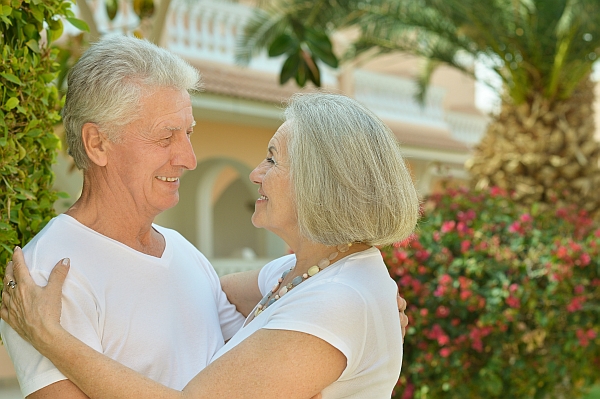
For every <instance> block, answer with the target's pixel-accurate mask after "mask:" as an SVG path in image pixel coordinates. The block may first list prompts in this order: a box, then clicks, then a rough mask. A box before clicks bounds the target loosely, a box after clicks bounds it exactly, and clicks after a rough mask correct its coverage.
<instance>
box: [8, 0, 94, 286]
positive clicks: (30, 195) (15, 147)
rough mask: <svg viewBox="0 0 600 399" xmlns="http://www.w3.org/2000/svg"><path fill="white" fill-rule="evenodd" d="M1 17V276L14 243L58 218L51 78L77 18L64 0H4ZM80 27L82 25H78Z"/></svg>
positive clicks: (55, 108)
mask: <svg viewBox="0 0 600 399" xmlns="http://www.w3.org/2000/svg"><path fill="white" fill-rule="evenodd" d="M1 4H2V5H1V13H0V51H2V60H1V61H0V62H1V67H0V76H1V77H2V79H1V80H0V82H1V86H0V90H1V91H0V96H1V97H2V99H1V100H2V101H1V104H2V105H1V106H0V247H1V249H0V275H2V276H3V275H4V267H5V265H6V263H7V261H8V259H9V258H10V256H11V254H12V249H13V248H14V246H15V245H21V246H23V245H25V244H26V243H27V242H28V241H29V240H30V239H31V238H32V237H33V236H34V235H35V234H36V233H37V232H38V231H39V230H41V229H42V228H43V226H44V225H45V224H46V223H47V222H48V221H49V220H50V219H51V218H52V216H53V215H54V211H53V208H52V205H53V203H54V201H55V200H56V198H57V194H56V193H55V192H54V191H52V189H51V187H52V182H53V179H54V175H53V173H52V170H51V165H52V164H53V163H54V161H55V157H56V152H57V149H58V148H59V146H60V141H59V139H58V137H57V136H56V135H55V134H54V128H53V126H54V125H55V124H56V123H57V122H58V121H59V120H60V115H59V109H60V106H61V103H60V100H59V96H58V91H57V89H56V86H55V85H54V83H53V81H54V80H55V79H56V77H57V72H58V70H57V64H56V63H55V60H56V56H57V52H58V51H57V50H56V49H52V48H51V47H50V43H52V41H53V40H55V39H57V38H58V37H59V36H60V35H61V34H62V31H63V23H62V20H61V19H60V18H59V17H61V16H62V17H67V18H69V20H75V19H74V18H73V17H74V15H73V13H72V11H71V10H70V6H71V3H70V2H68V1H65V0H44V1H41V0H2V1H1ZM75 21H76V24H78V26H82V27H83V25H82V24H81V21H79V20H75Z"/></svg>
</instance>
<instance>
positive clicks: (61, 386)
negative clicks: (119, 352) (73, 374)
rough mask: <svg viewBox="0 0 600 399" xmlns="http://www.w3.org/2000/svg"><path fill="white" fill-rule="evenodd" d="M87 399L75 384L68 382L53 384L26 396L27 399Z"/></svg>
mask: <svg viewBox="0 0 600 399" xmlns="http://www.w3.org/2000/svg"><path fill="white" fill-rule="evenodd" d="M56 398H61V399H88V397H87V395H86V394H84V393H83V392H81V390H80V389H79V388H77V386H76V385H75V384H73V383H72V382H71V381H69V380H62V381H58V382H55V383H54V384H51V385H48V386H47V387H44V388H42V389H40V390H39V391H35V392H34V393H32V394H31V395H29V396H27V399H56Z"/></svg>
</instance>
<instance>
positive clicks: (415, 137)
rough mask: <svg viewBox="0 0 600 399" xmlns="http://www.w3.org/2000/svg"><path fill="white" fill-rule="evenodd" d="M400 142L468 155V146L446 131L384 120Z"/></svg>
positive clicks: (401, 143)
mask: <svg viewBox="0 0 600 399" xmlns="http://www.w3.org/2000/svg"><path fill="white" fill-rule="evenodd" d="M384 122H385V123H386V125H388V126H389V127H390V129H392V132H394V134H395V135H396V137H397V138H398V140H399V141H400V145H406V146H411V147H421V148H427V149H438V150H443V151H453V152H461V153H467V152H469V151H470V148H469V146H468V145H467V144H465V143H463V142H461V141H458V140H456V139H454V138H453V137H452V136H451V134H450V132H449V131H448V130H445V129H441V128H436V127H431V126H424V125H414V124H409V123H403V122H398V121H389V120H384Z"/></svg>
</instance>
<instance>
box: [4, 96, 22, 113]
mask: <svg viewBox="0 0 600 399" xmlns="http://www.w3.org/2000/svg"><path fill="white" fill-rule="evenodd" d="M17 105H19V99H18V98H16V97H11V98H9V99H8V101H7V102H6V104H4V108H6V109H7V110H11V109H13V108H15V107H16V106H17Z"/></svg>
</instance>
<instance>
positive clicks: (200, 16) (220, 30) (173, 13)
mask: <svg viewBox="0 0 600 399" xmlns="http://www.w3.org/2000/svg"><path fill="white" fill-rule="evenodd" d="M252 10H253V9H252V7H249V6H246V5H243V4H238V3H232V2H228V1H215V0H198V1H193V2H192V1H189V0H172V2H171V7H170V10H169V15H168V17H167V23H166V26H165V36H166V47H167V48H168V49H169V50H171V51H173V52H175V53H178V54H180V55H183V56H185V57H186V58H188V59H198V60H209V61H215V62H220V63H224V64H229V65H233V64H234V63H235V50H236V45H237V40H238V37H239V36H240V35H241V34H242V32H243V29H244V25H245V24H246V22H247V21H248V19H249V18H250V17H251V16H252ZM281 64H282V58H281V57H279V58H268V57H267V56H266V54H261V55H258V56H256V57H253V59H252V61H251V63H250V65H249V67H250V68H251V69H257V70H261V71H265V72H273V73H279V71H280V69H281Z"/></svg>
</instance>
